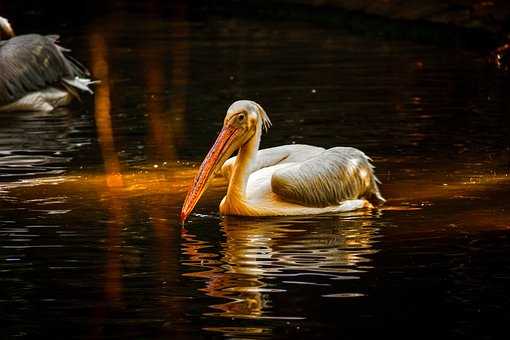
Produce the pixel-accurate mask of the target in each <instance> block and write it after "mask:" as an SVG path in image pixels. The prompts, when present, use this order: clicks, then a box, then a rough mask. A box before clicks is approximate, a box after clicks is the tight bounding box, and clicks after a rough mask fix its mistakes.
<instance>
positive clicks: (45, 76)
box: [0, 17, 93, 111]
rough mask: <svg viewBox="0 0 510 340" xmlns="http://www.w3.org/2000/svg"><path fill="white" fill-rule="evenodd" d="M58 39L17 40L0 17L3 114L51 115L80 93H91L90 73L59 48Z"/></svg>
mask: <svg viewBox="0 0 510 340" xmlns="http://www.w3.org/2000/svg"><path fill="white" fill-rule="evenodd" d="M57 39H58V36H56V35H48V36H43V35H38V34H25V35H20V36H17V37H16V36H14V31H13V29H12V27H11V25H10V24H9V22H8V21H7V19H5V18H2V17H0V111H51V110H53V109H54V108H55V107H59V106H64V105H67V104H69V103H70V102H71V99H72V97H77V98H79V96H78V91H77V90H82V91H86V92H89V93H92V91H91V90H90V89H89V87H88V86H89V85H90V84H91V83H93V82H92V81H90V79H88V78H87V77H88V76H90V74H89V72H88V71H87V69H86V68H85V67H84V66H83V65H81V64H80V63H79V62H77V61H76V60H74V59H72V58H71V57H68V56H64V54H63V52H67V51H69V50H66V49H64V48H62V47H60V46H58V45H57V44H56V41H57Z"/></svg>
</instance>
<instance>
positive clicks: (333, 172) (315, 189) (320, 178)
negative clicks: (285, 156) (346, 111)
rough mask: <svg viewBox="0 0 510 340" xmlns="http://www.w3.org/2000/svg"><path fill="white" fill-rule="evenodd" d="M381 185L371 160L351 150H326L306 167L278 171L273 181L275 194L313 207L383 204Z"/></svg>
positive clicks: (294, 166) (297, 165) (304, 165)
mask: <svg viewBox="0 0 510 340" xmlns="http://www.w3.org/2000/svg"><path fill="white" fill-rule="evenodd" d="M377 183H378V180H377V178H376V177H375V175H374V173H373V166H372V164H371V163H370V159H369V158H368V157H367V156H366V155H365V154H364V153H363V152H361V151H360V150H358V149H355V148H350V147H336V148H332V149H329V150H325V151H323V152H322V153H320V154H318V155H316V156H314V157H312V158H310V159H308V160H306V161H304V162H302V163H297V164H294V165H290V166H289V167H285V168H282V169H278V170H276V171H275V172H274V173H273V176H272V178H271V187H272V190H273V192H274V193H276V194H277V195H278V196H280V197H281V198H283V199H284V200H286V201H288V202H292V203H297V204H301V205H305V206H310V207H326V206H331V205H337V204H339V203H340V202H342V201H345V200H351V199H360V198H364V199H366V200H368V201H370V202H371V203H373V204H376V205H378V204H381V203H383V202H384V201H385V200H384V198H383V197H382V196H381V194H380V192H379V188H378V185H377Z"/></svg>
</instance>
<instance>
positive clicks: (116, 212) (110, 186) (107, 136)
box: [90, 32, 128, 303]
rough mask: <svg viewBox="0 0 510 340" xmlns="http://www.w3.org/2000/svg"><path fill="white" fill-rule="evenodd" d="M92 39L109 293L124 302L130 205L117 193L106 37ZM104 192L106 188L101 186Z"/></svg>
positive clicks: (117, 167)
mask: <svg viewBox="0 0 510 340" xmlns="http://www.w3.org/2000/svg"><path fill="white" fill-rule="evenodd" d="M90 41H91V44H92V46H93V48H92V49H91V53H92V56H91V62H92V65H91V66H92V72H93V74H94V75H95V76H96V77H98V78H99V79H100V80H101V84H99V86H97V89H96V96H95V121H96V127H97V135H98V141H99V145H100V147H101V154H102V156H103V162H104V168H105V175H106V177H105V183H106V188H107V190H106V195H103V200H102V201H103V203H104V204H105V205H106V208H107V209H108V211H109V213H110V219H111V222H112V223H110V224H109V227H108V235H107V240H106V248H107V254H108V255H107V261H106V270H105V283H104V285H105V287H104V289H105V294H106V296H107V297H108V299H109V300H110V301H111V302H113V303H120V301H121V298H122V289H123V285H122V266H121V262H120V258H121V243H122V242H121V241H122V240H121V237H122V236H121V230H122V227H123V226H124V225H125V224H126V222H127V221H126V220H127V216H128V214H127V205H126V203H125V202H124V201H123V200H122V198H120V197H118V195H116V193H117V191H118V190H120V189H121V188H122V187H123V186H124V181H123V179H122V175H121V172H120V163H119V159H118V156H117V153H116V151H115V144H114V137H113V128H112V121H111V115H110V109H111V101H110V77H109V68H108V60H107V58H108V56H107V50H106V44H105V40H104V37H103V36H102V35H101V34H99V33H95V32H94V33H92V34H91V36H90ZM101 192H103V190H101Z"/></svg>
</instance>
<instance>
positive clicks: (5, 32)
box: [0, 17, 14, 40]
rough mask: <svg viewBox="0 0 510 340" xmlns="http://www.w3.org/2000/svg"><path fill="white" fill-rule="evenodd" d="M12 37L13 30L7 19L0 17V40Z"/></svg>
mask: <svg viewBox="0 0 510 340" xmlns="http://www.w3.org/2000/svg"><path fill="white" fill-rule="evenodd" d="M12 37H14V31H13V29H12V27H11V24H9V21H8V20H7V19H5V18H2V17H0V40H6V39H10V38H12Z"/></svg>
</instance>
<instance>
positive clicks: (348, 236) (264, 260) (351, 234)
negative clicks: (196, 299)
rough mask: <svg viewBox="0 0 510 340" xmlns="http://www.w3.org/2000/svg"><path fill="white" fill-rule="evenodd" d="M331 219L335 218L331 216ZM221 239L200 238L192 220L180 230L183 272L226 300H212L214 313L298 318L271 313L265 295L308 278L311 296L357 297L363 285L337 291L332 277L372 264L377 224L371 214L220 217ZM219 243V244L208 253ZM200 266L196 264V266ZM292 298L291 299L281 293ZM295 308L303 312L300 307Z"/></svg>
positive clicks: (353, 274)
mask: <svg viewBox="0 0 510 340" xmlns="http://www.w3.org/2000/svg"><path fill="white" fill-rule="evenodd" d="M332 219H333V223H332ZM220 226H221V232H222V234H223V235H222V236H223V237H224V241H223V242H221V243H219V245H214V244H208V243H207V242H205V241H203V240H200V239H199V238H198V237H197V236H196V235H194V234H193V231H195V232H197V233H198V232H200V230H199V228H203V226H202V227H201V226H200V225H198V224H196V225H194V226H192V227H191V228H192V229H183V253H184V255H185V256H186V257H187V258H186V260H185V261H184V262H185V264H186V265H189V266H191V272H188V273H186V274H185V275H186V276H191V277H197V278H201V279H204V280H205V287H204V288H203V289H202V290H203V291H204V292H205V293H206V294H207V295H209V296H212V297H219V298H226V299H228V300H229V301H227V302H224V303H220V304H215V305H212V306H211V307H212V308H213V309H215V310H216V311H217V312H213V314H215V315H221V316H226V317H236V318H255V319H259V318H260V319H264V318H302V317H305V316H304V315H277V314H276V313H275V310H276V309H279V308H276V307H277V306H275V302H274V301H272V299H271V297H272V296H273V295H274V294H288V289H292V287H293V286H294V287H295V285H313V286H315V287H316V288H317V289H316V290H315V291H316V292H317V294H318V296H317V297H320V296H322V297H352V296H362V295H363V292H357V291H352V286H351V285H347V286H346V289H347V291H337V290H338V289H339V288H338V287H339V286H338V281H336V284H332V283H333V282H332V281H331V280H355V279H358V278H359V277H360V276H361V275H362V274H363V273H364V272H366V271H367V270H369V269H370V268H371V258H370V256H369V255H370V254H373V253H375V252H376V251H377V249H376V248H375V247H374V243H375V240H376V238H377V235H378V229H377V228H376V227H374V217H373V216H370V215H369V216H367V215H362V214H358V215H352V214H350V215H349V216H344V217H331V216H321V217H314V218H313V219H311V218H310V219H306V218H279V219H246V218H234V217H227V218H225V219H224V220H223V221H222V222H221V223H220ZM217 246H219V247H220V249H219V251H217V252H213V249H215V248H216V247H217ZM197 268H198V269H197ZM333 289H335V291H332V290H333ZM282 301H287V302H286V303H294V302H293V301H292V299H290V298H289V299H283V300H282ZM301 307H302V308H297V309H296V311H298V310H303V311H305V307H306V306H301Z"/></svg>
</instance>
